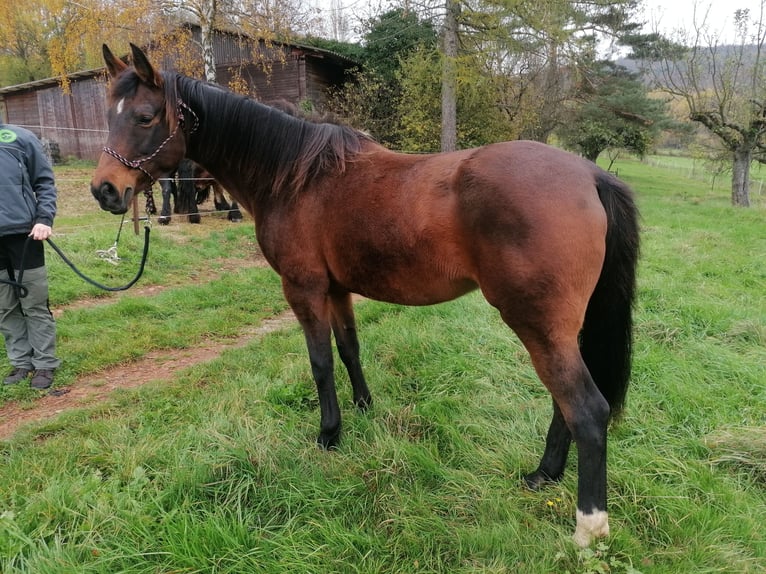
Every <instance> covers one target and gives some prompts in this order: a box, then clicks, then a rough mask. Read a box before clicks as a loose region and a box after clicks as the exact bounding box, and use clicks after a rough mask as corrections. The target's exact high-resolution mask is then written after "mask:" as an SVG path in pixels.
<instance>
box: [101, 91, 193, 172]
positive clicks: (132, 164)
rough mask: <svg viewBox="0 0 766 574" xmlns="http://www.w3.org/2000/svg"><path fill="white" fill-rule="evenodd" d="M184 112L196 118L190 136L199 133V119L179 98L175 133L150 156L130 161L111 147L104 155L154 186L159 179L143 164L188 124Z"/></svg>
mask: <svg viewBox="0 0 766 574" xmlns="http://www.w3.org/2000/svg"><path fill="white" fill-rule="evenodd" d="M184 110H186V111H188V112H189V113H190V114H191V115H192V116H193V117H194V124H193V125H192V127H191V130H190V131H189V134H193V133H194V132H196V131H197V128H198V127H199V117H198V116H197V114H196V113H195V112H194V110H193V109H191V108H190V107H189V105H188V104H187V103H186V102H184V101H183V100H182V99H181V98H178V101H177V103H176V120H177V121H176V126H175V127H174V128H173V131H172V132H170V135H168V137H166V138H165V140H164V141H163V142H162V143H161V144H160V145H159V146H157V149H156V150H154V151H153V152H152V153H151V154H150V155H148V156H146V157H144V158H141V159H132V160H131V159H128V158H126V157H125V156H124V155H122V154H120V153H119V152H118V151H117V150H115V149H114V148H111V147H109V146H104V147H103V150H104V153H106V154H109V155H110V156H112V157H113V158H114V159H116V160H117V161H119V162H120V163H121V164H122V165H124V166H125V167H129V168H131V169H137V170H139V171H141V172H143V174H144V175H145V176H146V177H148V178H149V186H150V187H151V186H152V185H154V183H155V182H156V181H157V178H156V177H154V176H153V175H152V174H150V173H149V172H148V171H147V170H146V169H145V168H144V167H143V165H142V164H144V163H146V162H147V161H151V160H153V159H154V158H155V157H157V155H158V154H159V153H160V152H161V151H162V148H164V147H165V146H166V145H167V144H168V142H169V141H170V140H172V139H173V138H174V137H175V135H176V133H177V132H178V128H180V127H181V126H182V125H184V123H185V122H186V118H185V116H184Z"/></svg>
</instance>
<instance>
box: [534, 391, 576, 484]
mask: <svg viewBox="0 0 766 574" xmlns="http://www.w3.org/2000/svg"><path fill="white" fill-rule="evenodd" d="M571 443H572V433H571V432H569V427H567V424H566V421H564V416H563V415H562V414H561V409H560V408H559V406H558V404H557V403H556V401H555V400H554V401H553V419H552V420H551V426H550V427H549V428H548V435H547V437H546V439H545V452H544V453H543V457H542V459H541V460H540V465H539V466H538V467H537V470H535V471H534V472H531V473H529V474H528V475H526V476H525V477H524V481H525V482H526V483H527V486H528V487H529V488H530V489H532V490H538V489H539V488H541V487H542V486H544V485H545V484H546V483H549V482H557V481H559V480H561V477H562V476H563V475H564V467H565V465H566V462H567V456H568V455H569V446H570V444H571Z"/></svg>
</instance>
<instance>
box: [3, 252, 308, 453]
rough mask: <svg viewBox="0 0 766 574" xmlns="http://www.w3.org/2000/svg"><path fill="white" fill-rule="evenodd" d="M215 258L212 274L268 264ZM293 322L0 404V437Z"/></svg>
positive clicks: (278, 321) (281, 319)
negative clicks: (30, 398) (34, 397)
mask: <svg viewBox="0 0 766 574" xmlns="http://www.w3.org/2000/svg"><path fill="white" fill-rule="evenodd" d="M218 263H219V265H218V266H216V267H218V270H217V271H216V272H215V275H217V274H219V273H220V272H221V270H227V269H232V270H235V269H242V267H243V265H244V266H252V267H265V266H266V265H267V264H266V261H265V259H263V257H262V256H261V255H260V254H258V255H256V256H255V257H253V258H252V259H249V260H243V259H237V260H231V261H229V260H221V261H219V262H218ZM215 275H213V274H211V277H210V278H208V279H212V278H213V277H214V276H215ZM198 280H200V281H204V280H205V278H204V277H199V278H198ZM170 288H172V286H167V287H165V286H159V285H148V286H145V287H136V288H133V289H131V290H130V293H128V292H119V293H115V294H114V295H111V296H110V297H106V298H92V299H91V298H87V299H80V300H77V301H74V302H72V303H70V304H67V305H64V306H62V307H58V308H55V309H53V315H54V316H60V315H61V314H62V313H64V312H65V311H66V310H71V309H78V308H83V307H95V306H99V305H107V304H109V303H112V302H114V300H115V299H117V298H119V297H121V296H125V295H128V294H129V295H130V296H134V297H142V296H147V297H149V296H152V295H156V294H157V293H160V292H162V291H164V290H165V289H170ZM294 321H295V316H294V315H293V314H292V312H290V311H286V312H284V313H282V314H280V315H278V316H276V317H273V318H271V319H266V320H265V321H263V322H262V323H261V324H260V325H258V326H257V327H250V328H248V329H246V330H244V331H242V332H241V333H240V334H239V335H238V336H237V337H235V338H233V339H229V340H227V341H225V342H221V341H220V340H214V339H209V340H205V341H203V342H201V343H200V344H199V345H196V346H194V347H192V348H187V349H166V350H160V351H152V352H150V353H148V354H147V355H145V356H144V357H143V358H141V359H139V360H137V361H133V362H130V363H125V364H120V365H115V366H113V367H111V368H109V369H106V370H104V371H99V372H97V373H93V374H88V375H86V376H83V377H80V378H79V379H77V380H76V381H75V382H74V383H72V384H71V385H69V386H66V387H54V388H53V389H52V390H51V391H50V392H49V393H48V394H47V395H43V396H42V397H40V398H39V399H37V400H35V401H34V403H32V404H31V405H30V404H29V403H24V404H19V403H18V402H10V403H7V404H5V405H3V406H2V407H0V440H2V439H6V438H9V437H11V436H12V435H13V434H14V433H15V432H16V431H17V430H18V429H19V428H21V427H22V426H23V425H25V424H27V423H32V422H37V421H43V420H45V419H48V418H50V417H52V416H55V415H57V414H59V413H61V412H63V411H66V410H69V409H73V408H78V407H83V406H87V405H92V404H94V403H98V402H100V401H104V400H106V399H107V398H108V397H109V395H110V394H111V393H112V392H113V391H115V390H116V389H129V388H133V387H139V386H141V385H143V384H145V383H148V382H150V381H157V380H169V379H171V378H173V377H174V376H175V374H176V372H177V371H178V370H180V369H184V368H186V367H190V366H193V365H197V364H200V363H204V362H207V361H211V360H213V359H215V358H217V357H218V356H219V355H220V354H221V353H222V352H223V351H225V350H227V349H236V348H239V347H244V346H245V345H247V344H248V343H249V342H250V341H252V340H254V339H257V338H259V337H262V336H263V335H265V334H268V333H271V332H273V331H277V330H279V329H281V328H283V327H285V326H286V325H288V324H291V323H292V322H294Z"/></svg>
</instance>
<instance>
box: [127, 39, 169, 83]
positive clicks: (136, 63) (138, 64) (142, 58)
mask: <svg viewBox="0 0 766 574" xmlns="http://www.w3.org/2000/svg"><path fill="white" fill-rule="evenodd" d="M130 49H131V50H132V51H133V67H134V68H135V70H136V74H138V77H139V79H140V80H141V81H142V82H144V83H145V84H149V85H150V86H155V87H158V88H159V87H160V86H162V76H160V74H159V73H157V72H156V71H155V69H154V67H153V66H152V65H151V63H149V58H147V57H146V54H144V52H143V50H141V48H139V47H138V46H136V45H135V44H131V45H130Z"/></svg>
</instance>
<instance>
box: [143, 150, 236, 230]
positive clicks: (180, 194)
mask: <svg viewBox="0 0 766 574" xmlns="http://www.w3.org/2000/svg"><path fill="white" fill-rule="evenodd" d="M159 184H160V189H161V190H162V209H161V211H160V216H159V218H158V219H157V221H158V222H159V223H160V224H162V225H167V224H168V223H170V220H171V215H170V214H171V211H172V213H176V214H179V215H186V216H187V217H188V218H189V222H190V223H200V220H201V218H200V215H199V209H198V206H199V205H201V204H203V203H204V202H206V201H207V200H208V198H209V197H210V191H211V190H212V191H213V205H214V206H215V210H216V211H220V212H222V213H226V218H227V219H228V220H229V221H231V222H233V223H239V222H240V221H242V212H241V211H240V210H239V206H238V205H237V202H236V201H232V202H231V203H229V202H228V201H226V195H225V194H224V190H223V187H221V184H220V183H218V182H217V181H216V180H215V178H213V176H212V175H211V174H210V172H209V171H207V170H206V169H205V168H203V167H202V166H201V165H199V164H197V163H195V162H194V161H192V160H190V159H188V158H186V159H183V160H181V163H179V164H178V169H177V170H176V171H175V173H174V174H171V175H170V177H163V178H160V179H159ZM171 205H172V207H171Z"/></svg>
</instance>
